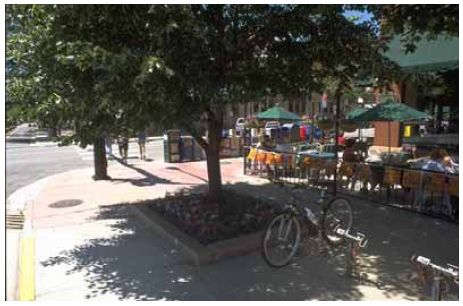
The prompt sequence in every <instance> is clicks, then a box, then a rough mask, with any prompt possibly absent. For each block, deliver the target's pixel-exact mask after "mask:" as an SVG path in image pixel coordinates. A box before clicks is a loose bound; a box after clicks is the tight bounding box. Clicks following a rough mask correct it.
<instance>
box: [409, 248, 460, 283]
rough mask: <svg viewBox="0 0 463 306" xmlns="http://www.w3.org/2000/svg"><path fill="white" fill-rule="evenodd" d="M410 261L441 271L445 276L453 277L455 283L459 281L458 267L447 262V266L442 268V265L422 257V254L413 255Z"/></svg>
mask: <svg viewBox="0 0 463 306" xmlns="http://www.w3.org/2000/svg"><path fill="white" fill-rule="evenodd" d="M411 261H412V262H417V263H419V264H420V265H422V266H424V267H430V268H431V269H433V270H435V271H438V272H441V273H442V274H444V275H445V276H448V277H450V278H453V279H454V281H455V283H457V284H458V282H459V268H458V267H457V266H454V265H451V264H447V267H446V268H444V267H442V266H439V265H436V264H434V263H432V262H431V259H429V258H426V257H423V256H417V255H413V256H412V258H411Z"/></svg>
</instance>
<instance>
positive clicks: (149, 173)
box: [25, 158, 458, 300]
mask: <svg viewBox="0 0 463 306" xmlns="http://www.w3.org/2000/svg"><path fill="white" fill-rule="evenodd" d="M92 171H93V169H82V170H80V171H73V172H70V173H63V174H62V175H58V176H55V177H53V178H51V179H50V181H48V183H47V185H46V186H45V187H44V188H43V189H42V191H41V192H40V193H39V194H38V196H37V198H36V199H35V201H34V204H33V205H30V206H28V207H27V209H26V211H25V214H26V218H27V219H29V220H32V226H33V229H34V231H35V235H36V260H35V265H36V266H35V267H36V299H37V300H73V299H76V300H79V299H98V300H100V299H103V300H384V299H391V300H417V299H420V298H421V297H422V295H423V293H424V292H423V291H422V290H420V289H418V288H417V287H416V283H415V282H414V281H411V280H410V275H411V273H412V270H411V265H410V263H409V261H408V259H409V256H410V255H411V252H412V251H415V252H417V253H418V254H420V255H423V256H426V257H430V258H433V259H436V260H437V261H438V262H440V263H442V264H445V263H452V264H455V265H458V226H457V225H454V224H449V223H446V222H443V221H440V220H434V219H431V218H428V217H424V216H420V215H417V214H413V213H410V212H406V211H402V210H398V209H394V208H390V207H384V206H377V205H373V204H369V203H366V202H364V201H360V200H353V201H352V204H353V208H354V213H355V217H354V223H355V227H356V229H357V230H360V231H363V232H365V233H367V235H368V237H369V240H370V242H369V246H368V248H367V249H366V250H365V252H364V254H365V261H366V264H367V265H368V266H369V267H368V268H367V270H368V271H366V272H368V273H369V274H370V275H372V276H373V277H374V278H377V279H378V280H380V281H381V282H382V283H384V284H385V285H386V286H387V290H378V289H376V288H375V287H373V286H371V285H369V284H358V283H357V282H355V281H353V280H351V279H348V278H343V277H340V276H338V275H337V274H336V271H337V270H339V269H340V268H342V267H343V266H342V260H343V259H342V258H340V257H339V256H337V257H335V258H331V257H321V256H308V255H307V254H306V255H304V254H303V255H302V256H300V257H298V258H296V260H295V261H294V263H293V264H291V265H289V266H287V267H284V268H281V269H273V268H270V267H268V266H267V265H266V264H265V262H264V260H263V259H262V258H261V256H260V254H259V253H257V252H256V253H252V254H249V255H246V256H241V257H236V258H231V259H227V260H223V261H220V262H217V263H214V264H211V265H207V266H202V267H194V266H190V265H188V264H186V260H185V259H184V258H183V257H182V255H181V254H180V253H179V251H178V249H177V248H176V246H175V245H172V244H170V243H168V242H167V241H163V240H162V239H160V238H159V237H157V236H156V235H155V234H153V233H152V232H150V231H148V230H147V229H146V228H145V226H144V225H143V223H142V222H141V221H140V220H139V219H137V217H135V216H134V215H133V214H132V213H131V210H130V205H131V204H132V203H135V202H137V201H140V200H147V199H153V198H156V197H162V196H164V194H165V192H166V191H168V190H169V191H172V190H175V189H177V188H181V187H188V186H196V185H201V184H205V183H206V181H207V171H206V167H205V162H193V163H180V164H164V163H162V162H151V163H142V164H137V165H133V166H130V165H129V166H124V165H120V164H117V165H111V166H110V167H109V171H108V172H109V175H110V176H111V177H112V180H111V181H96V182H95V181H93V180H92V179H91V175H92ZM222 177H223V182H224V184H225V183H230V184H231V185H233V187H232V188H237V189H238V190H240V191H241V192H249V193H253V194H260V195H262V196H265V197H269V198H272V199H273V200H277V201H281V202H284V201H285V200H286V199H287V194H286V193H285V190H283V189H280V188H279V187H277V186H272V185H268V184H265V183H266V182H265V180H260V179H256V178H252V177H248V176H246V177H245V176H243V175H242V159H241V158H237V159H226V160H222ZM304 192H305V194H306V195H305V196H306V197H307V198H308V199H313V198H315V197H316V193H314V192H311V191H304ZM306 247H309V248H310V246H306Z"/></svg>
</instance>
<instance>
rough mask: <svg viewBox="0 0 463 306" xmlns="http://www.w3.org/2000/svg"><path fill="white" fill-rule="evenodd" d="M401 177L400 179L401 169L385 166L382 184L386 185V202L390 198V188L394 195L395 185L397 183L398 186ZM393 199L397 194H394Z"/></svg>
mask: <svg viewBox="0 0 463 306" xmlns="http://www.w3.org/2000/svg"><path fill="white" fill-rule="evenodd" d="M401 179H402V170H400V169H396V168H392V167H386V168H385V171H384V178H383V186H384V187H386V189H387V203H389V201H390V198H391V189H392V194H393V195H395V192H394V191H395V187H396V186H397V185H399V186H400V184H401ZM395 199H397V196H395Z"/></svg>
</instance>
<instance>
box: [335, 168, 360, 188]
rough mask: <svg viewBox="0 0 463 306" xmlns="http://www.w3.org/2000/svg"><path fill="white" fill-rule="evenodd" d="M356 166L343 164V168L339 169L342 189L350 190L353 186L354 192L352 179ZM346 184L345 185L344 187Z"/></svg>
mask: <svg viewBox="0 0 463 306" xmlns="http://www.w3.org/2000/svg"><path fill="white" fill-rule="evenodd" d="M355 164H356V163H353V162H342V163H341V166H340V167H339V182H340V186H341V188H346V189H348V188H349V184H351V190H352V177H353V175H354V171H355ZM344 184H345V185H344Z"/></svg>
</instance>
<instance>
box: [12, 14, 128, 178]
mask: <svg viewBox="0 0 463 306" xmlns="http://www.w3.org/2000/svg"><path fill="white" fill-rule="evenodd" d="M57 8H58V7H57V6H54V5H53V6H52V5H8V6H7V24H8V25H9V26H8V29H9V33H7V58H8V60H9V61H10V62H11V63H12V65H11V66H12V69H11V70H10V71H9V73H8V74H7V100H9V101H11V104H12V105H14V106H15V108H13V109H17V108H19V109H30V110H32V111H31V114H30V117H31V118H34V119H35V120H38V121H39V122H40V123H41V124H42V125H45V126H48V127H57V126H59V124H60V122H63V121H66V122H71V123H72V125H73V127H74V130H75V134H74V135H73V136H71V137H69V138H63V139H62V140H63V142H65V143H70V142H77V143H79V144H80V145H81V146H83V147H85V146H87V145H90V144H93V145H94V157H95V163H94V165H95V175H94V178H95V179H107V178H109V177H108V175H107V161H106V155H105V148H104V135H105V134H106V133H111V132H113V133H121V132H125V131H126V130H127V129H129V128H130V124H131V122H129V121H128V120H127V118H128V116H127V114H126V112H125V108H124V105H125V104H126V101H127V100H129V99H130V96H129V95H130V94H133V92H130V91H129V90H126V88H125V87H126V84H127V82H130V80H129V79H128V78H131V77H133V76H131V75H130V72H131V71H134V70H133V67H135V66H136V64H135V65H134V64H133V62H132V60H133V58H131V57H130V55H128V54H126V53H121V54H110V53H109V52H107V51H106V50H104V49H102V48H101V47H98V46H96V45H92V44H90V43H89V42H85V41H79V40H76V41H69V40H67V41H66V40H62V39H61V37H60V36H59V24H57V23H56V19H55V18H56V16H57V15H56V12H57ZM13 114H14V113H13Z"/></svg>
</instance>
